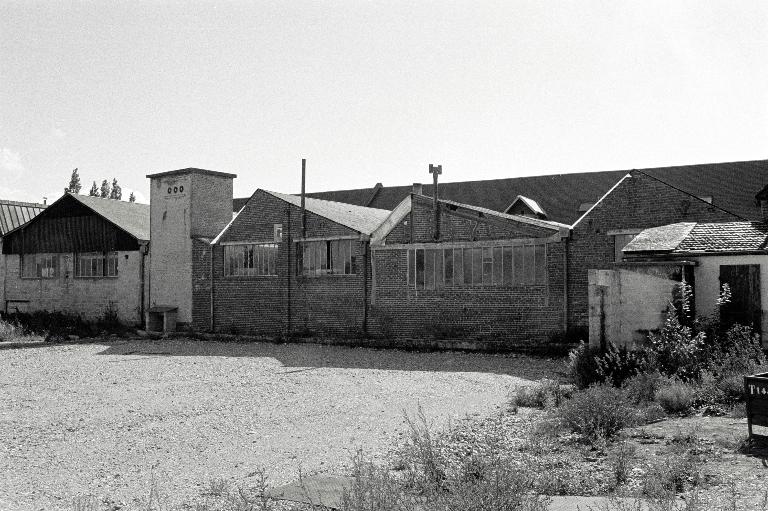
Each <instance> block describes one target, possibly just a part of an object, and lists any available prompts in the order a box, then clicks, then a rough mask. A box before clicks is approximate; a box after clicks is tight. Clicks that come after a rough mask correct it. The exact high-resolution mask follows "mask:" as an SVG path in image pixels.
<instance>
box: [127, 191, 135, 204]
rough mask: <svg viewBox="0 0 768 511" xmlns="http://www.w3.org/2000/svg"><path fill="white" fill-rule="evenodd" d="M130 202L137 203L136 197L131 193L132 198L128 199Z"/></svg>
mask: <svg viewBox="0 0 768 511" xmlns="http://www.w3.org/2000/svg"><path fill="white" fill-rule="evenodd" d="M128 202H136V196H135V195H134V194H133V192H131V196H130V197H128Z"/></svg>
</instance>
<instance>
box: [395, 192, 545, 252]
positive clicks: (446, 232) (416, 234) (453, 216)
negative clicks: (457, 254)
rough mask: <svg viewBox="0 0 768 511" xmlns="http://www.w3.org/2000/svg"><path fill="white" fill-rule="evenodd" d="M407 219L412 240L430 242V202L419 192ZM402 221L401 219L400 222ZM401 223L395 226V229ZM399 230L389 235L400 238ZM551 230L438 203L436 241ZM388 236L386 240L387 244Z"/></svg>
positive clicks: (539, 234)
mask: <svg viewBox="0 0 768 511" xmlns="http://www.w3.org/2000/svg"><path fill="white" fill-rule="evenodd" d="M412 198H413V202H412V209H411V215H410V218H408V219H407V220H410V224H411V232H412V233H413V237H412V241H413V242H414V243H419V242H426V243H429V242H433V241H434V233H435V219H434V218H435V217H434V213H433V210H434V202H433V200H432V199H431V198H429V197H425V196H423V195H413V196H412ZM401 224H402V222H401ZM400 227H401V226H400V225H398V228H400ZM405 230H406V229H405V226H402V230H400V231H397V232H394V231H393V234H394V236H393V234H390V236H393V238H394V237H402V234H401V233H402V232H403V231H405ZM552 232H553V231H552V230H551V229H547V228H546V227H540V226H536V225H531V224H527V223H521V222H513V221H508V220H504V219H499V220H494V218H493V217H485V218H481V217H479V216H478V215H477V213H476V212H475V211H472V210H461V209H459V210H457V211H455V212H454V211H451V209H450V205H446V204H441V205H440V240H441V241H470V240H492V239H512V238H526V237H527V238H537V237H546V236H550V235H551V234H552ZM390 236H388V237H387V242H388V243H391V242H392V241H391V240H390Z"/></svg>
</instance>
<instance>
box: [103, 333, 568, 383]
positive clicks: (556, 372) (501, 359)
mask: <svg viewBox="0 0 768 511" xmlns="http://www.w3.org/2000/svg"><path fill="white" fill-rule="evenodd" d="M94 344H100V345H106V348H105V349H104V350H103V351H100V352H99V353H98V355H130V356H134V357H136V356H167V357H262V358H271V359H275V360H277V361H278V362H279V363H280V364H281V365H282V366H283V367H285V368H286V369H292V370H291V371H284V372H295V371H296V370H297V369H298V370H301V369H306V368H325V367H327V368H346V369H377V370H392V371H432V372H473V373H490V374H504V375H509V376H516V377H519V378H525V379H531V380H534V379H541V378H552V379H562V378H564V376H565V360H564V359H562V358H544V357H532V356H528V355H519V354H509V353H506V354H484V353H467V352H459V351H433V352H419V351H406V350H400V349H383V348H367V347H349V346H337V345H326V344H311V343H284V344H276V343H269V342H257V341H252V342H216V341H200V340H192V339H178V338H176V339H159V340H149V339H131V340H123V339H119V340H113V339H106V340H104V341H102V340H100V341H98V342H95V343H94Z"/></svg>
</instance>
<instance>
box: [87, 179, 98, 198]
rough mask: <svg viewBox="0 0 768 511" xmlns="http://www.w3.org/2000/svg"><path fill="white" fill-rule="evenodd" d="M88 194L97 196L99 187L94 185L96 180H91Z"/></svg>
mask: <svg viewBox="0 0 768 511" xmlns="http://www.w3.org/2000/svg"><path fill="white" fill-rule="evenodd" d="M88 195H90V196H91V197H98V196H99V187H98V186H96V181H94V182H93V186H92V187H91V191H90V192H88Z"/></svg>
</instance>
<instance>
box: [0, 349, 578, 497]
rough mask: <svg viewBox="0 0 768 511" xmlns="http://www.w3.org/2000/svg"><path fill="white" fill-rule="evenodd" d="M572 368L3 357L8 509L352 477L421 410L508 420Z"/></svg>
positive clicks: (331, 357)
mask: <svg viewBox="0 0 768 511" xmlns="http://www.w3.org/2000/svg"><path fill="white" fill-rule="evenodd" d="M563 368H564V364H563V361H562V360H547V359H537V358H529V357H521V356H514V355H477V354H465V353H408V352H402V351H389V350H372V349H364V348H343V347H334V346H318V345H292V344H286V345H274V344H261V343H254V344H239V343H214V342H201V341H188V340H183V339H174V340H168V341H140V340H131V341H124V340H110V341H108V342H105V343H96V344H83V345H59V346H43V347H34V348H19V349H7V350H3V352H2V357H0V389H1V390H2V399H0V438H3V440H4V441H3V443H2V444H0V445H2V447H1V449H0V479H1V480H2V481H3V485H1V486H0V508H13V509H40V508H45V509H71V507H72V499H73V498H75V497H78V496H83V495H93V496H96V497H99V498H101V497H103V496H109V497H110V498H111V499H113V501H114V502H116V503H117V504H118V505H120V504H122V505H124V506H125V507H126V508H132V507H135V506H137V505H139V504H140V503H141V502H145V501H146V497H147V494H148V492H149V488H150V485H151V481H152V480H153V479H154V480H155V481H157V486H158V488H160V489H161V491H162V492H163V493H164V495H165V497H166V498H167V501H168V503H169V504H177V503H179V502H181V501H183V500H186V499H187V498H189V497H192V496H194V495H197V494H198V493H199V491H200V488H201V486H204V485H206V484H208V483H209V481H211V480H212V479H214V478H224V479H226V480H228V481H231V482H232V483H238V484H246V485H247V484H248V483H249V477H253V475H254V474H255V473H256V471H257V469H258V468H260V467H263V468H264V469H265V470H266V473H267V476H268V477H269V480H270V482H271V483H273V484H283V483H286V482H290V481H292V480H295V479H296V477H297V474H298V470H299V468H301V469H302V471H303V472H304V473H307V474H315V473H335V474H344V473H345V469H346V466H347V464H348V462H349V459H350V457H351V455H352V454H353V453H354V452H355V451H356V449H357V448H358V447H363V448H365V450H366V451H367V452H370V453H372V454H373V455H374V456H379V455H382V454H383V453H385V452H386V451H387V449H388V447H389V445H390V443H391V439H392V437H393V434H396V433H397V432H398V431H402V430H403V428H404V422H403V411H404V410H405V411H407V412H409V413H414V412H415V410H416V408H417V406H418V405H421V406H422V407H423V408H424V412H425V414H426V415H427V416H428V417H430V418H433V419H434V420H435V426H436V427H441V426H443V425H445V424H446V422H447V421H448V420H451V419H454V420H455V419H458V418H461V417H464V416H466V415H467V414H470V415H472V414H475V415H488V414H492V413H493V412H494V411H496V410H497V409H499V407H501V406H503V404H504V402H505V400H506V397H507V392H508V390H509V388H510V387H511V386H514V385H518V384H526V383H527V382H528V381H529V380H533V379H540V378H544V377H550V378H551V377H557V376H558V375H561V374H562V371H563Z"/></svg>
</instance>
